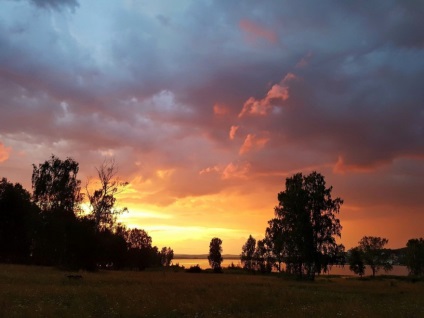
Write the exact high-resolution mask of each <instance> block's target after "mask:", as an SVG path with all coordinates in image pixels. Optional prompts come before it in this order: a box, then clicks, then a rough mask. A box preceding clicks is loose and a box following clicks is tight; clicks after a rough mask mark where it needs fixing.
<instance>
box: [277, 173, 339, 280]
mask: <svg viewBox="0 0 424 318" xmlns="http://www.w3.org/2000/svg"><path fill="white" fill-rule="evenodd" d="M332 189H333V188H332V187H329V188H327V187H326V183H325V180H324V177H323V176H322V175H321V174H319V173H317V172H312V173H311V174H309V175H307V176H303V175H302V173H297V174H295V175H294V176H292V177H291V178H287V179H286V190H285V191H283V192H280V193H279V194H278V201H279V205H278V206H277V207H275V216H276V218H277V219H279V220H280V224H281V231H282V234H283V244H284V248H285V251H286V256H285V258H286V260H285V262H286V264H287V269H288V270H289V271H291V272H293V273H295V274H297V275H298V276H300V277H302V276H306V277H307V278H308V279H311V280H313V279H314V278H315V274H316V273H320V272H321V271H322V270H325V269H326V267H327V266H328V265H330V264H329V262H328V261H327V260H328V259H329V258H328V253H329V251H334V250H342V249H343V248H342V246H339V245H337V243H336V239H335V237H336V236H338V237H341V229H342V226H341V224H340V220H339V219H337V218H336V215H337V214H338V213H339V211H340V206H341V205H342V204H343V200H342V199H340V198H336V199H332V197H331V191H332Z"/></svg>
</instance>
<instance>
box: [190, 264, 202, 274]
mask: <svg viewBox="0 0 424 318" xmlns="http://www.w3.org/2000/svg"><path fill="white" fill-rule="evenodd" d="M201 272H202V269H201V268H200V266H199V265H196V266H190V268H189V269H187V273H201Z"/></svg>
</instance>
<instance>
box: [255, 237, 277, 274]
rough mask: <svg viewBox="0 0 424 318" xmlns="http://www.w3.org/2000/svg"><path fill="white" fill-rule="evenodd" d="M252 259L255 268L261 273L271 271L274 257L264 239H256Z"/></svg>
mask: <svg viewBox="0 0 424 318" xmlns="http://www.w3.org/2000/svg"><path fill="white" fill-rule="evenodd" d="M253 259H254V265H255V267H256V270H259V271H261V272H262V273H270V272H271V271H272V266H273V264H274V263H275V258H274V256H273V255H272V252H271V250H270V248H269V246H267V241H266V240H265V239H263V240H258V241H257V243H256V248H255V253H254V254H253Z"/></svg>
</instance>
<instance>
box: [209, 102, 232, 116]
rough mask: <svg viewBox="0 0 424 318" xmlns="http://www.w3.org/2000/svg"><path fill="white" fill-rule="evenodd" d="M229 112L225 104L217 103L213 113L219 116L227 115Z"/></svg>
mask: <svg viewBox="0 0 424 318" xmlns="http://www.w3.org/2000/svg"><path fill="white" fill-rule="evenodd" d="M228 112H229V110H228V108H227V107H225V105H220V104H215V105H213V113H214V114H215V115H217V116H223V115H227V114H228Z"/></svg>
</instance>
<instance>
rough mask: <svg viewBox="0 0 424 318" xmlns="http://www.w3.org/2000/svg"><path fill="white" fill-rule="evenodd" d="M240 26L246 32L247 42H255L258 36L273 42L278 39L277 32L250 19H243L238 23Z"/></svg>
mask: <svg viewBox="0 0 424 318" xmlns="http://www.w3.org/2000/svg"><path fill="white" fill-rule="evenodd" d="M239 25H240V28H241V29H242V30H243V31H244V32H246V34H247V39H248V41H249V42H255V41H256V40H257V39H258V38H264V39H266V40H268V42H270V43H272V44H275V43H277V41H278V37H277V34H276V33H275V32H273V31H271V30H268V29H267V28H265V27H263V26H260V25H259V24H256V23H254V22H252V21H249V20H246V19H243V20H241V21H240V23H239Z"/></svg>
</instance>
